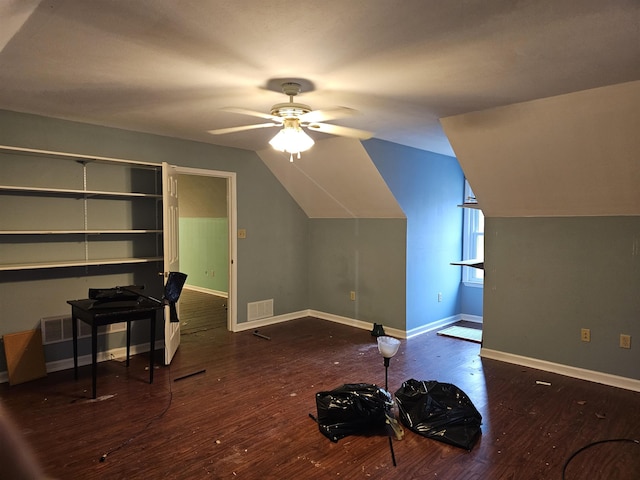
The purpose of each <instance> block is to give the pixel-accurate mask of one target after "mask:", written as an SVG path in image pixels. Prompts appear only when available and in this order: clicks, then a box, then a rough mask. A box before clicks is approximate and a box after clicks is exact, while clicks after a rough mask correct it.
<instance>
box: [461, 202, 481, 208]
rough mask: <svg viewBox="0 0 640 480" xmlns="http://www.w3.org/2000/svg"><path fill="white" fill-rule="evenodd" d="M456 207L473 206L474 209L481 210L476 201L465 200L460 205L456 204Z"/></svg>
mask: <svg viewBox="0 0 640 480" xmlns="http://www.w3.org/2000/svg"><path fill="white" fill-rule="evenodd" d="M458 207H460V208H473V209H474V210H482V209H481V208H480V205H478V204H477V203H476V202H465V203H463V204H462V205H458Z"/></svg>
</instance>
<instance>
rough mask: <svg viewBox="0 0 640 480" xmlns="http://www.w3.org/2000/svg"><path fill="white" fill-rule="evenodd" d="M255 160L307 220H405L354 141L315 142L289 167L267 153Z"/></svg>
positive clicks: (279, 155) (280, 156)
mask: <svg viewBox="0 0 640 480" xmlns="http://www.w3.org/2000/svg"><path fill="white" fill-rule="evenodd" d="M258 155H259V156H260V158H261V159H262V161H263V162H264V163H265V164H266V165H267V167H269V169H270V170H271V171H272V172H273V174H274V175H275V176H276V177H277V178H278V180H280V182H281V183H282V184H283V185H284V186H285V188H286V189H287V190H288V191H289V193H290V194H291V196H292V197H293V198H294V199H295V200H296V202H297V203H298V205H300V207H301V208H302V209H303V210H304V211H305V213H306V214H307V216H308V217H310V218H404V216H405V215H404V213H403V212H402V209H401V208H400V206H399V205H398V202H397V201H396V199H395V197H394V196H393V194H392V193H391V190H389V187H388V186H387V184H386V183H385V181H384V180H383V178H382V176H381V175H380V172H379V171H378V170H377V169H376V167H375V165H374V164H373V162H372V161H371V158H370V157H369V155H368V154H367V152H366V150H365V149H364V147H363V146H362V144H361V143H360V142H359V141H358V140H353V139H349V138H339V137H336V138H328V139H326V140H321V141H319V142H316V144H315V145H314V146H313V148H312V149H311V150H309V151H307V152H303V153H302V154H301V158H299V159H298V158H295V157H294V160H293V162H290V161H289V156H288V154H283V153H281V152H277V151H275V150H273V149H272V148H268V149H264V150H260V151H258Z"/></svg>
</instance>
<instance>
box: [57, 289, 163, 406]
mask: <svg viewBox="0 0 640 480" xmlns="http://www.w3.org/2000/svg"><path fill="white" fill-rule="evenodd" d="M67 303H68V304H69V305H71V318H72V321H71V324H72V330H73V368H74V374H75V378H76V380H77V379H78V320H82V321H83V322H85V323H86V324H88V325H90V326H91V377H92V382H93V383H92V395H93V398H96V374H97V370H98V365H97V360H98V327H99V326H102V325H110V324H112V323H119V322H127V363H126V365H127V366H129V351H130V347H131V322H132V321H134V320H145V319H148V320H149V350H150V351H149V383H153V360H154V354H155V343H156V315H157V312H158V311H159V310H161V309H162V308H163V303H162V302H160V301H156V300H153V299H150V298H145V297H138V299H137V300H132V299H130V298H126V299H124V298H119V299H116V300H111V299H109V300H106V301H105V300H99V299H85V300H69V301H68V302H67Z"/></svg>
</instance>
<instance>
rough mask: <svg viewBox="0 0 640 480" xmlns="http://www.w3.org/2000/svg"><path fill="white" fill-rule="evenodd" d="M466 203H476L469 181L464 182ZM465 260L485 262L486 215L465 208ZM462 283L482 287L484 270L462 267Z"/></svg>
mask: <svg viewBox="0 0 640 480" xmlns="http://www.w3.org/2000/svg"><path fill="white" fill-rule="evenodd" d="M464 199H465V200H464V202H465V203H475V201H476V197H475V195H474V194H473V191H472V190H471V186H470V185H469V182H468V181H467V180H465V181H464ZM462 234H463V237H462V248H463V259H465V260H475V259H479V260H484V215H483V213H482V211H481V210H480V209H477V208H465V209H464V224H463V232H462ZM462 281H463V282H464V283H465V284H468V285H474V286H482V284H483V283H484V270H482V269H480V268H473V267H462Z"/></svg>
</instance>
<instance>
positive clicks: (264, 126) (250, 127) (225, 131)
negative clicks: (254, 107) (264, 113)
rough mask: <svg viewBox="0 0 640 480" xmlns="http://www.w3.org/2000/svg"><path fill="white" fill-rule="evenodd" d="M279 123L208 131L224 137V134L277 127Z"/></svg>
mask: <svg viewBox="0 0 640 480" xmlns="http://www.w3.org/2000/svg"><path fill="white" fill-rule="evenodd" d="M279 126H280V124H279V123H256V124H255V125H241V126H239V127H228V128H218V129H215V130H208V133H211V134H213V135H224V134H225V133H235V132H244V131H245V130H255V129H256V128H267V127H279Z"/></svg>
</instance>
